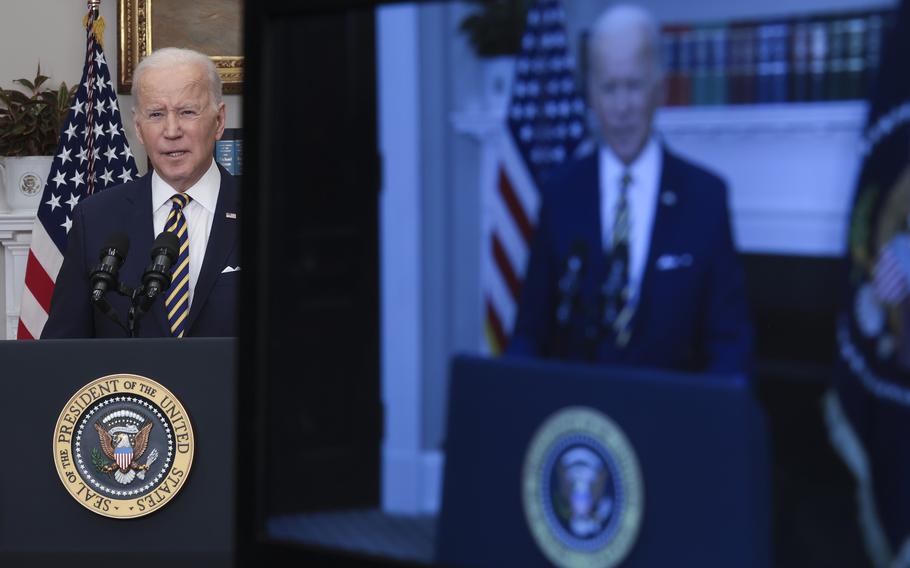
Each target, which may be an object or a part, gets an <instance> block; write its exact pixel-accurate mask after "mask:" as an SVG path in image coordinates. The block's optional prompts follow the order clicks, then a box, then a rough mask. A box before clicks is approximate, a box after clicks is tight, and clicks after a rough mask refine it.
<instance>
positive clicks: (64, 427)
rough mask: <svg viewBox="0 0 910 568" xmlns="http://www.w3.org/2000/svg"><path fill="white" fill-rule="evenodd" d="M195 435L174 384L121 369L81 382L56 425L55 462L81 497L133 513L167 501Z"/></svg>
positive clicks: (121, 514)
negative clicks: (162, 382)
mask: <svg viewBox="0 0 910 568" xmlns="http://www.w3.org/2000/svg"><path fill="white" fill-rule="evenodd" d="M194 449H195V437H194V435H193V427H192V425H191V424H190V419H189V416H188V415H187V413H186V410H185V409H184V408H183V405H182V404H181V403H180V401H179V400H177V397H175V396H174V394H173V393H171V391H169V390H168V389H166V388H165V387H164V386H162V385H161V384H159V383H157V382H155V381H153V380H151V379H149V378H146V377H142V376H139V375H129V374H118V375H108V376H105V377H101V378H99V379H96V380H94V381H92V382H90V383H89V384H87V385H85V386H84V387H82V388H81V389H80V390H79V391H78V392H76V394H74V395H73V396H72V398H70V400H69V402H67V403H66V406H64V408H63V411H62V412H61V413H60V417H59V418H58V419H57V425H56V427H55V428H54V462H55V464H56V466H57V473H58V474H59V475H60V480H61V481H62V482H63V485H64V487H66V489H67V491H69V493H70V495H71V496H72V497H73V499H75V500H76V501H77V502H78V503H79V504H80V505H82V506H83V507H85V508H86V509H88V510H89V511H92V512H93V513H97V514H99V515H104V516H106V517H112V518H117V519H128V518H134V517H141V516H144V515H148V514H149V513H153V512H155V511H158V510H159V509H161V508H162V507H163V506H164V505H166V504H167V503H168V502H169V501H170V500H171V499H173V498H174V497H175V496H176V495H177V493H179V492H180V490H181V489H183V486H184V485H186V479H187V476H188V475H189V472H190V467H191V466H192V464H193V453H194Z"/></svg>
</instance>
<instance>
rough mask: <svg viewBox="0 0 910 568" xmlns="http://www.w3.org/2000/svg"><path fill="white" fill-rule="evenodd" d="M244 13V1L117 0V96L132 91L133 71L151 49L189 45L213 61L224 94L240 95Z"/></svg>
mask: <svg viewBox="0 0 910 568" xmlns="http://www.w3.org/2000/svg"><path fill="white" fill-rule="evenodd" d="M242 13H243V12H242V0H193V1H191V2H187V1H186V0H119V4H118V14H117V23H118V28H119V29H118V32H119V33H118V47H119V53H118V57H119V63H120V69H119V72H118V73H117V92H118V93H120V94H129V93H130V89H131V88H132V86H133V70H134V69H135V68H136V66H137V65H138V64H139V62H140V61H142V59H143V58H144V57H145V56H146V55H148V54H150V53H151V52H152V51H153V50H155V49H158V48H161V47H188V48H191V49H195V50H197V51H201V52H202V53H205V54H206V55H208V56H209V57H211V58H212V61H213V62H214V63H215V67H216V68H217V69H218V74H219V75H221V82H222V84H223V87H224V93H225V94H239V93H240V92H241V87H242V86H243V55H242V52H243V42H242V39H241V24H242ZM229 51H234V52H235V53H226V52H229Z"/></svg>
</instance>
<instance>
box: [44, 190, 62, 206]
mask: <svg viewBox="0 0 910 568" xmlns="http://www.w3.org/2000/svg"><path fill="white" fill-rule="evenodd" d="M58 187H59V186H58ZM45 205H50V206H51V211H53V210H54V209H56V208H58V207H60V206H61V205H60V196H59V195H54V194H53V193H51V198H50V199H49V200H47V201H46V202H45Z"/></svg>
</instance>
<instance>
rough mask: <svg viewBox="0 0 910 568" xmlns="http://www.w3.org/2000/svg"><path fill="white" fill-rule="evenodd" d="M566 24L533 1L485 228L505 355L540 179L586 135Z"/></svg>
mask: <svg viewBox="0 0 910 568" xmlns="http://www.w3.org/2000/svg"><path fill="white" fill-rule="evenodd" d="M565 19H566V17H565V11H564V10H563V7H562V3H561V2H560V1H559V0H537V1H536V2H534V3H533V4H532V5H531V7H530V8H529V10H528V15H527V20H526V25H525V32H524V35H523V37H522V40H521V52H520V53H519V55H518V57H517V59H516V63H515V79H514V81H513V83H512V96H511V99H510V101H509V106H508V110H507V113H508V118H507V120H506V130H507V132H506V135H505V136H503V137H502V139H503V144H502V149H501V157H500V162H499V166H498V168H497V179H496V190H495V198H494V202H493V203H492V209H491V212H490V215H489V217H488V219H487V222H486V227H485V228H486V231H485V234H486V235H487V237H486V238H487V239H488V241H489V249H488V250H487V251H486V254H485V255H484V256H485V258H484V266H483V269H482V275H483V276H482V279H483V295H484V304H485V306H484V308H485V312H486V314H485V325H484V328H485V329H484V331H485V336H486V339H487V345H488V348H489V350H490V352H491V353H494V354H499V353H501V352H502V351H503V350H504V349H505V346H506V342H507V341H508V335H509V333H510V331H511V329H512V326H513V324H514V321H515V315H516V312H517V309H518V299H519V293H520V290H521V281H522V277H523V272H524V269H525V265H526V264H527V260H528V253H529V251H530V244H531V236H532V234H533V232H534V224H535V222H536V219H537V209H538V206H539V203H540V196H539V188H540V183H541V180H542V179H543V177H544V176H545V175H546V174H547V173H548V172H550V171H551V170H552V168H553V167H555V166H558V165H559V164H561V163H562V162H564V161H565V160H567V159H569V158H571V157H572V156H573V155H574V154H575V152H576V150H577V149H578V147H579V145H580V144H581V143H582V141H583V140H584V139H585V138H586V136H587V130H586V128H585V103H584V100H583V99H582V97H581V95H580V94H579V92H578V89H577V88H576V84H575V77H574V74H573V71H574V68H575V61H574V59H573V57H572V56H571V55H570V54H569V50H568V38H567V36H566V29H565Z"/></svg>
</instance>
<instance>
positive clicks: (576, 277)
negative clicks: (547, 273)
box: [556, 240, 588, 328]
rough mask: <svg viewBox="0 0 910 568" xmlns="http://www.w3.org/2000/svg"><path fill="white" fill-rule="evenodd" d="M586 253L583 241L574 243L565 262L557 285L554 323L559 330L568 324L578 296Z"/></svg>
mask: <svg viewBox="0 0 910 568" xmlns="http://www.w3.org/2000/svg"><path fill="white" fill-rule="evenodd" d="M587 252H588V249H587V245H586V244H585V242H584V241H583V240H578V241H575V244H574V245H572V253H571V254H570V255H569V259H568V260H567V261H566V271H565V273H564V274H563V276H562V278H560V279H559V283H558V285H557V288H558V290H559V303H558V304H557V306H556V323H557V324H558V325H559V327H561V328H564V327H566V326H567V325H568V324H569V318H570V317H571V316H572V308H573V307H574V304H575V298H576V296H577V295H578V288H579V285H580V280H581V272H582V270H583V269H584V266H585V258H586V257H587Z"/></svg>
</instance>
